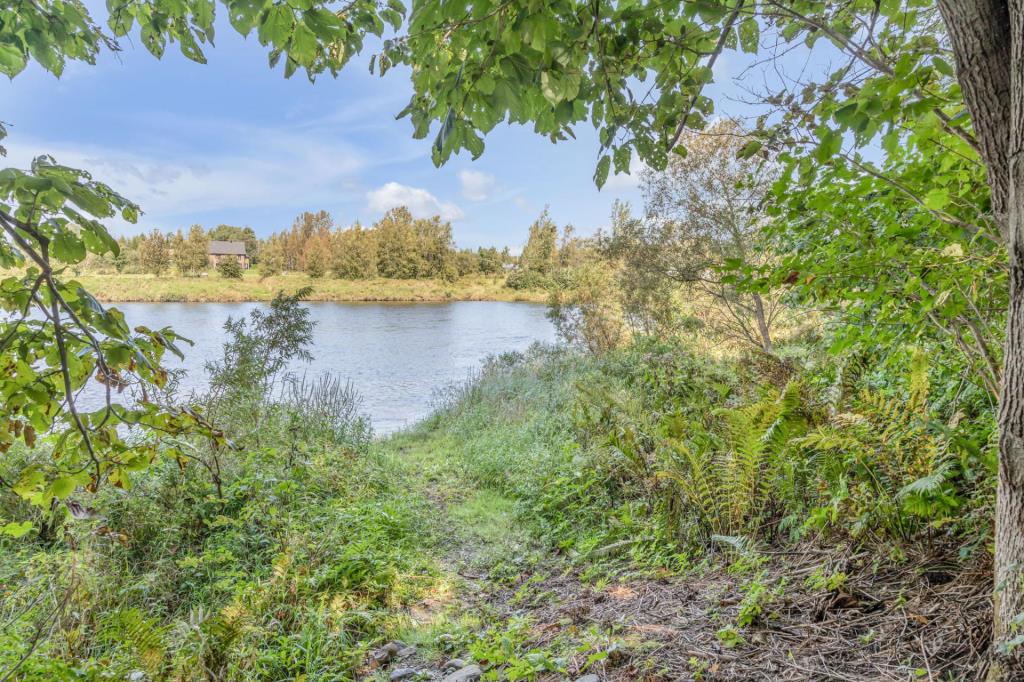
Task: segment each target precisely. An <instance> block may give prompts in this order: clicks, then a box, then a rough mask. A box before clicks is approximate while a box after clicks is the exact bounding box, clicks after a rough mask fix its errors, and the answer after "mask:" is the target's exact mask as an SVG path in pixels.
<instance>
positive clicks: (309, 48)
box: [288, 24, 319, 66]
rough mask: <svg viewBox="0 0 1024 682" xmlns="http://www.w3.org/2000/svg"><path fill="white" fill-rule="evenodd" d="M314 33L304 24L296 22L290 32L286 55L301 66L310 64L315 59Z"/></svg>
mask: <svg viewBox="0 0 1024 682" xmlns="http://www.w3.org/2000/svg"><path fill="white" fill-rule="evenodd" d="M318 47H319V43H317V39H316V35H314V33H313V31H311V30H310V29H309V27H308V26H306V25H305V24H297V25H296V26H295V32H294V33H293V34H292V42H291V46H290V47H289V49H288V56H289V57H291V58H292V59H294V60H295V61H297V62H298V63H299V64H301V65H302V66H310V65H311V64H312V63H313V60H314V59H316V54H317V48H318Z"/></svg>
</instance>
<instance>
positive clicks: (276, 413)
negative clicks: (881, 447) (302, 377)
mask: <svg viewBox="0 0 1024 682" xmlns="http://www.w3.org/2000/svg"><path fill="white" fill-rule="evenodd" d="M739 371H741V370H740V368H738V367H736V366H734V365H725V364H716V363H713V362H708V361H706V360H704V359H702V358H699V357H693V356H691V355H690V354H689V353H687V352H686V350H685V349H684V348H679V347H667V346H663V345H661V346H659V345H650V344H648V345H646V346H642V347H638V348H636V349H634V350H625V351H620V352H616V353H612V354H609V355H607V356H605V357H601V358H594V357H589V356H583V355H578V354H574V353H572V352H568V351H565V350H557V349H547V350H546V349H543V348H535V349H534V350H532V351H530V352H528V353H525V354H519V353H508V354H505V355H503V356H500V357H498V358H496V359H494V360H493V361H492V362H490V363H488V364H487V365H486V367H485V368H484V369H483V370H482V371H481V372H480V373H479V374H478V376H477V378H476V379H475V381H474V382H472V383H468V384H465V385H463V386H462V387H461V388H456V389H453V390H451V391H449V392H447V393H446V394H445V395H444V396H443V397H441V398H439V401H438V409H437V412H436V413H435V414H434V415H433V416H432V417H430V418H429V419H427V420H425V421H424V422H422V423H420V424H418V425H417V426H416V427H414V428H412V429H410V430H408V431H406V432H403V433H399V434H396V435H392V436H390V437H388V438H385V439H382V440H373V441H371V440H369V438H368V434H366V433H365V432H364V431H363V430H362V429H360V428H354V427H353V425H352V423H350V422H349V421H348V420H349V419H350V418H351V416H349V417H346V416H344V415H347V414H349V413H348V412H344V411H342V412H338V411H335V412H317V411H316V410H309V409H303V411H302V412H301V415H299V414H297V413H295V412H294V411H292V410H293V409H294V408H288V407H279V408H271V407H268V406H264V407H263V408H261V409H260V410H258V411H257V413H258V417H259V419H258V424H259V426H258V427H252V428H249V429H243V428H238V426H237V425H236V427H235V429H234V430H233V431H231V432H232V433H233V434H237V436H238V440H237V443H236V445H237V446H238V447H237V449H236V450H232V451H221V450H206V449H204V448H203V446H202V445H201V444H200V443H199V442H197V445H196V448H195V451H194V453H192V455H193V458H194V460H195V463H204V462H205V464H204V465H202V466H196V465H195V463H193V458H190V459H189V460H188V461H187V462H183V461H175V460H172V459H170V458H160V459H158V460H156V461H155V462H154V464H153V465H152V466H153V469H152V470H151V471H148V472H146V473H145V474H144V475H143V474H140V475H138V476H137V477H135V480H134V482H133V484H132V486H131V488H130V490H129V491H128V492H127V493H126V492H124V491H121V490H114V489H112V487H108V488H104V489H101V490H100V492H99V493H98V494H97V495H85V494H84V493H83V494H82V495H80V496H78V499H76V500H75V501H76V502H77V501H79V500H80V503H79V504H78V505H76V506H75V508H76V509H79V508H80V509H83V510H85V513H81V514H79V516H82V517H84V518H75V519H68V520H67V521H66V522H65V525H64V527H63V530H62V533H63V534H64V535H62V536H61V537H63V538H66V540H67V541H66V542H63V541H62V542H56V543H55V542H50V543H45V542H43V541H33V540H32V539H31V536H26V539H25V540H22V541H21V544H18V545H15V544H13V542H14V541H10V540H8V541H4V540H2V539H0V603H2V604H4V605H5V606H4V609H2V610H0V617H3V618H4V619H7V620H11V621H12V622H13V624H14V625H13V627H11V628H8V629H7V630H5V631H3V632H0V671H2V670H4V669H6V668H8V667H9V666H11V665H13V664H14V663H15V662H16V661H18V660H19V659H20V658H21V656H22V655H23V654H22V652H25V651H28V652H29V654H30V655H29V656H28V658H27V660H26V661H25V663H24V665H23V667H22V668H21V670H20V671H19V672H20V673H21V676H20V678H19V679H25V680H51V679H72V678H73V677H72V671H74V674H75V675H77V677H74V678H73V679H90V680H91V679H99V678H100V677H101V675H105V676H107V677H110V678H113V677H118V678H120V679H125V678H128V677H130V676H132V675H133V674H134V673H137V672H138V673H144V674H145V678H144V679H154V680H156V679H181V680H192V679H199V678H200V677H201V674H205V673H206V671H212V672H210V673H209V676H210V677H215V678H216V679H223V680H230V681H232V682H233V681H236V680H237V681H239V682H241V681H242V680H252V679H307V680H311V681H312V680H358V681H359V682H388V681H389V680H392V681H394V680H445V681H447V682H479V681H480V680H481V679H483V680H493V681H495V682H523V681H524V680H525V681H537V682H566V681H567V680H568V681H570V682H582V681H584V680H585V681H586V682H669V681H670V680H672V681H674V680H689V679H693V680H703V681H704V682H708V681H712V680H757V679H773V680H826V679H835V680H857V681H860V680H891V681H893V682H896V681H900V682H904V681H906V680H912V679H929V680H940V679H941V680H968V679H983V678H984V672H985V667H986V659H985V652H986V651H987V649H988V645H989V640H988V628H987V623H988V622H989V621H990V619H991V611H990V608H991V598H990V595H991V590H992V582H991V571H990V570H989V568H988V566H989V565H990V556H989V555H988V553H987V551H986V550H985V549H984V546H983V545H982V544H981V543H983V542H984V541H985V537H986V536H985V535H983V534H982V533H981V532H978V531H977V530H976V531H975V532H974V533H973V534H969V533H968V531H969V530H970V528H971V526H969V525H966V524H965V523H961V525H960V526H959V527H957V528H954V529H953V531H951V532H948V533H942V534H940V533H934V532H931V530H930V529H928V528H925V529H923V532H922V533H914V534H911V529H912V526H911V524H913V523H915V520H914V519H912V518H910V517H904V518H902V520H901V523H902V524H903V525H902V526H901V528H904V529H907V530H906V531H905V532H906V535H905V536H902V537H899V538H897V537H895V536H893V535H892V534H889V533H888V532H887V530H886V528H885V527H884V526H882V525H881V524H880V522H879V521H878V520H877V517H875V518H872V517H870V516H868V515H867V514H865V513H861V515H860V516H859V517H857V518H855V519H850V518H848V517H847V516H844V514H847V511H846V509H847V508H846V507H843V506H841V503H842V502H845V500H842V501H841V502H840V503H836V504H834V505H833V507H831V508H829V509H828V511H829V513H830V514H831V517H832V521H831V522H830V523H827V524H825V525H822V524H815V523H814V511H813V510H814V509H817V508H820V507H819V506H818V505H817V504H810V503H809V504H806V505H805V506H804V507H799V508H797V507H791V509H792V511H791V512H790V513H789V514H788V515H787V516H786V517H781V514H782V511H780V510H779V509H778V507H781V506H782V505H783V504H786V503H787V500H786V499H785V498H783V497H782V496H781V495H782V492H785V491H784V490H782V488H781V487H780V488H776V489H773V488H772V485H774V484H773V483H772V481H771V478H772V477H781V476H785V475H786V473H787V472H786V471H783V470H781V467H779V466H778V464H777V461H774V460H773V459H772V456H771V451H766V450H762V449H761V448H762V445H764V444H767V445H766V447H768V446H771V444H772V443H774V442H775V441H774V440H773V438H776V437H777V434H780V433H781V434H784V435H785V436H786V437H792V434H793V433H794V432H796V431H798V426H799V425H798V424H797V422H796V421H794V420H793V419H792V418H791V417H792V414H791V413H787V412H786V411H785V410H794V409H796V410H798V411H802V414H804V416H806V413H808V412H809V411H810V409H811V408H810V407H802V408H801V407H799V406H797V405H796V402H798V394H795V393H792V392H786V393H784V394H781V395H779V394H778V393H777V390H773V389H772V388H771V386H770V385H769V384H764V385H762V386H761V387H760V389H759V391H757V392H754V393H748V394H739V393H733V392H734V391H738V390H740V389H742V388H743V387H744V386H745V385H746V384H747V383H748V382H750V380H751V378H752V375H749V374H746V375H743V376H739V375H738V374H736V375H730V374H728V373H723V372H739ZM754 371H757V370H754ZM722 382H727V383H722ZM789 385H791V386H792V385H794V384H789ZM662 389H664V390H665V393H661V391H662ZM650 390H655V391H657V393H656V395H651V394H648V393H645V391H650ZM729 393H733V395H732V396H731V400H732V401H733V402H732V403H731V404H735V403H736V402H737V401H739V400H743V401H745V403H746V405H747V407H746V408H742V410H741V408H736V407H732V408H729V407H725V405H727V404H730V403H727V401H726V399H725V398H726V394H729ZM762 394H767V395H768V398H767V399H764V398H762V399H761V400H762V401H763V402H758V403H753V402H751V401H756V400H758V396H759V395H762ZM652 398H656V400H652ZM629 401H632V402H629ZM641 401H642V402H641ZM672 401H678V402H672ZM330 402H334V403H337V401H336V400H335V401H330ZM752 405H753V406H754V407H756V410H752V409H750V407H751V406H752ZM713 406H715V407H713ZM773 406H774V407H773ZM246 407H247V409H245V410H240V411H237V412H235V411H232V412H230V413H229V414H227V415H222V416H226V417H227V418H228V419H229V421H230V420H232V419H234V420H237V424H238V425H241V424H247V423H249V422H248V420H249V419H250V418H251V417H250V411H251V406H249V405H246ZM631 409H632V410H634V411H633V412H630V410H631ZM886 410H887V412H886V415H887V416H886V419H892V412H893V410H895V408H894V407H893V406H891V405H888V406H887V407H886ZM861 411H862V412H866V409H865V408H861ZM741 412H742V413H741ZM743 414H749V415H760V416H758V417H756V418H755V417H753V416H752V417H751V420H752V421H749V422H743V421H742V415H743ZM664 415H671V416H672V418H673V419H674V420H675V421H676V424H678V423H680V421H681V420H682V419H685V418H687V415H692V416H693V420H692V421H690V422H688V423H686V426H687V428H688V432H687V433H686V434H685V435H686V437H688V438H690V440H687V441H686V442H685V443H684V442H683V441H677V440H675V439H676V438H677V436H676V435H675V433H676V432H675V431H672V430H670V429H672V428H678V426H677V425H673V424H670V425H669V426H667V427H666V428H665V431H664V432H662V433H659V434H657V435H656V436H651V435H649V431H648V432H645V431H643V429H645V428H648V427H647V426H646V423H645V422H644V420H653V419H655V418H661V417H662V416H664ZM765 415H767V417H766V419H767V422H768V423H769V427H767V428H768V431H767V433H768V436H765V435H764V434H763V433H761V432H757V431H756V427H757V425H758V424H762V423H763V422H762V421H761V417H763V416H765ZM300 417H301V418H300ZM705 417H706V418H707V421H706V422H705V421H704V419H705ZM849 418H850V419H852V417H849ZM859 418H860V419H868V418H870V417H869V416H861V417H859ZM719 420H721V421H719ZM701 423H706V424H707V428H712V427H716V425H718V424H721V423H727V424H731V425H732V427H731V428H733V429H743V428H746V429H747V430H748V431H750V433H748V434H747V436H746V437H744V438H743V443H748V444H750V447H752V448H754V454H753V455H749V453H744V452H742V451H741V450H740V448H741V447H742V445H743V443H738V444H729V445H726V443H731V440H730V439H731V438H732V437H733V436H732V435H731V433H730V432H728V431H720V432H716V433H711V434H710V436H714V437H715V438H716V439H717V440H716V441H710V442H711V443H712V445H717V444H719V443H720V444H721V449H720V450H718V451H716V452H715V453H714V456H711V457H707V458H706V459H700V458H701V457H703V456H704V455H703V453H702V452H701V451H700V450H698V449H697V448H699V447H701V446H702V444H706V443H708V442H709V434H708V433H705V434H703V436H702V434H700V433H695V432H696V431H697V430H698V429H699V428H702V427H701V426H700V424H701ZM855 423H856V422H855ZM745 424H746V426H745ZM836 428H837V429H838V428H840V427H836ZM751 429H754V430H751ZM873 432H874V431H873V430H871V431H864V432H863V433H860V432H858V434H859V437H860V438H862V439H865V440H866V439H869V438H871V437H872V433H873ZM840 433H841V432H840ZM702 437H703V439H704V440H703V442H702V440H701V438H702ZM833 437H835V436H833ZM655 438H657V439H658V440H657V441H655ZM927 438H928V436H927V435H917V434H915V440H922V441H927ZM652 442H653V443H656V444H657V446H658V449H657V450H652V449H644V446H645V445H646V444H647V443H652ZM890 442H891V441H890ZM811 443H812V440H811V439H808V438H806V437H804V438H803V440H802V441H800V442H799V443H798V445H800V446H801V447H805V448H806V447H811ZM908 446H909V445H908ZM844 447H849V448H854V447H857V446H856V443H853V442H852V441H850V440H849V438H848V439H847V440H846V441H844ZM691 448H692V449H691ZM727 448H728V449H727ZM44 454H45V453H44ZM740 455H744V456H746V455H749V456H750V457H752V458H754V459H755V461H754V464H753V465H752V470H754V471H757V472H763V473H764V476H765V478H767V479H769V480H762V481H760V482H758V487H757V488H756V489H755V492H754V493H749V492H747V490H748V489H747V488H743V489H738V488H737V489H733V488H731V487H730V486H731V483H730V480H731V479H729V478H727V477H732V476H737V477H738V476H740V475H741V474H742V471H740V470H738V469H737V468H736V467H735V465H734V462H736V461H737V457H738V456H740ZM821 459H823V456H821V455H819V456H818V457H817V458H811V459H809V460H808V461H807V462H806V463H805V464H804V465H803V466H804V467H805V470H804V471H803V472H801V475H807V476H809V477H810V482H809V483H807V484H806V485H804V486H803V487H802V488H800V489H799V490H798V491H797V492H798V493H803V491H805V490H807V491H810V494H815V495H816V494H818V492H819V486H818V482H819V481H821V485H822V486H825V485H827V480H826V479H824V478H823V477H822V475H821V474H819V473H816V472H815V470H813V469H810V468H811V467H813V466H815V464H816V462H817V461H818V460H821ZM723 467H724V468H726V469H727V471H724V472H723V471H722V470H721V469H722V468H723ZM886 471H887V475H889V476H894V475H895V470H894V468H893V466H890V468H889V469H887V470H886ZM211 472H213V473H215V476H216V479H217V484H216V485H214V484H213V483H211V482H210V480H209V479H210V475H211ZM856 473H857V472H856V471H850V473H848V474H846V476H848V477H849V478H845V477H844V479H843V481H842V483H843V485H846V484H847V483H848V482H849V485H850V489H851V490H853V491H854V493H855V494H858V495H860V497H859V498H857V501H858V502H859V503H860V504H861V505H862V506H861V507H859V508H857V510H858V511H861V510H862V509H863V507H864V504H865V503H867V502H869V501H870V499H871V498H869V497H867V495H869V494H871V491H865V489H864V488H863V486H860V485H859V483H858V480H857V479H856V478H855V476H856ZM694 476H700V477H701V478H700V481H699V482H700V485H701V487H703V488H706V489H707V490H708V493H707V494H706V495H705V496H704V501H703V502H700V503H699V504H698V503H697V499H696V498H695V497H694V495H697V494H699V491H698V492H695V493H691V492H690V489H691V483H690V481H691V480H692V477H694ZM883 484H888V483H887V482H881V483H879V485H883ZM780 491H781V492H780ZM946 494H951V489H950V488H947V489H946ZM889 497H891V495H890V496H889ZM759 499H768V500H769V501H770V502H771V503H772V504H774V505H776V507H773V508H771V509H768V510H767V511H765V512H757V511H751V509H753V508H752V507H750V506H749V505H750V504H751V503H756V502H757V501H758V500H759ZM86 504H88V507H86ZM790 504H792V503H791V502H790ZM703 505H706V506H703ZM742 505H747V506H742ZM966 507H968V502H964V503H963V504H962V505H961V509H964V508H966ZM737 509H738V510H739V511H740V512H742V513H744V514H750V515H753V514H757V516H755V517H754V518H755V519H756V520H757V521H758V523H759V524H761V526H766V525H768V524H769V523H774V524H777V525H778V524H781V523H782V521H779V519H780V517H781V518H782V519H783V521H784V522H785V524H787V525H786V526H783V529H784V530H786V532H774V533H769V532H766V531H764V530H761V531H760V534H756V533H757V532H758V531H757V530H756V529H755V530H754V531H750V530H746V528H744V527H742V526H739V525H738V523H737V522H736V521H735V520H734V518H735V517H734V516H733V515H734V514H736V513H737V512H736V511H735V510H737ZM808 510H810V511H808ZM3 511H5V512H8V513H7V516H10V517H12V518H15V517H14V512H13V511H12V510H10V509H5V510H3ZM887 511H888V510H887ZM720 512H721V513H722V516H721V517H713V516H712V515H713V514H718V513H720ZM890 513H892V512H891V511H890ZM919 513H920V512H919ZM771 514H774V516H772V515H771ZM698 515H699V516H698ZM962 515H963V516H970V515H971V513H970V511H969V510H968V511H964V512H962ZM705 522H707V523H713V524H714V527H713V528H712V529H711V530H712V531H717V532H716V533H714V534H713V535H709V534H702V533H701V532H700V529H701V527H702V526H701V525H700V524H703V523H705ZM853 522H857V523H861V524H864V525H867V524H870V526H869V530H870V533H868V534H861V535H859V536H858V535H854V534H853V533H852V532H849V531H847V530H846V529H847V528H849V527H850V526H851V525H852V523H853ZM952 523H953V521H946V522H945V524H946V525H947V526H951V525H952ZM729 524H732V525H729ZM801 529H803V530H801ZM954 531H955V532H954ZM965 538H967V540H966V541H965ZM971 538H973V540H972V539H971ZM4 542H7V543H8V544H6V545H5V544H3V543H4ZM974 543H977V544H978V545H979V546H978V547H977V548H975V547H974ZM39 576H46V577H47V578H48V579H49V581H47V580H40V579H39ZM5 590H6V591H5ZM54 613H56V614H57V615H56V616H53V614H54ZM47 616H48V617H50V618H52V619H54V622H58V623H59V627H58V626H54V627H53V628H52V629H51V631H50V633H49V635H48V636H47V637H46V638H45V640H44V641H43V642H42V643H40V644H37V643H36V640H37V639H38V634H37V631H38V629H39V628H38V626H37V623H38V622H44V623H49V622H50V621H48V620H44V617H47ZM133 679H143V678H140V677H139V676H138V675H136V676H135V677H134V678H133Z"/></svg>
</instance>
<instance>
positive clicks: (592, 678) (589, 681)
mask: <svg viewBox="0 0 1024 682" xmlns="http://www.w3.org/2000/svg"><path fill="white" fill-rule="evenodd" d="M576 682H601V678H600V677H598V676H597V675H593V674H591V675H584V676H583V677H580V678H578V679H577V680H576Z"/></svg>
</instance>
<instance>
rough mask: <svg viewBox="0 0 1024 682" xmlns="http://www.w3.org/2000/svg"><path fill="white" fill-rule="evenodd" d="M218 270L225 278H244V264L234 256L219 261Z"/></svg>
mask: <svg viewBox="0 0 1024 682" xmlns="http://www.w3.org/2000/svg"><path fill="white" fill-rule="evenodd" d="M217 272H218V273H219V274H220V276H221V277H223V278H224V279H242V266H241V265H239V264H238V261H237V260H235V259H234V258H225V259H223V260H221V261H220V262H219V263H217Z"/></svg>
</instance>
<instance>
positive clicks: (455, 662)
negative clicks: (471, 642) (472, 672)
mask: <svg viewBox="0 0 1024 682" xmlns="http://www.w3.org/2000/svg"><path fill="white" fill-rule="evenodd" d="M465 667H466V662H465V661H463V660H462V659H461V658H453V659H452V660H450V661H448V662H447V663H445V664H444V667H443V668H442V670H444V671H445V672H448V671H449V670H457V669H459V668H465Z"/></svg>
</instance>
